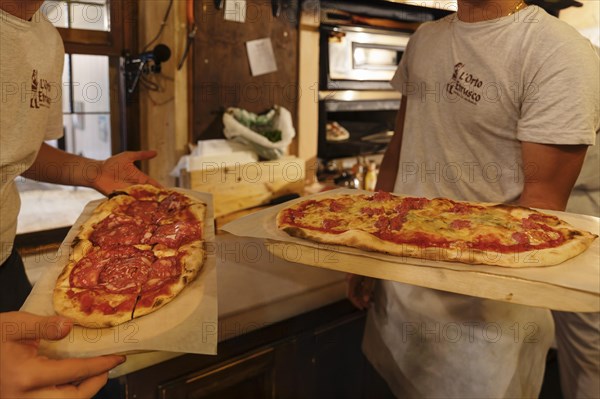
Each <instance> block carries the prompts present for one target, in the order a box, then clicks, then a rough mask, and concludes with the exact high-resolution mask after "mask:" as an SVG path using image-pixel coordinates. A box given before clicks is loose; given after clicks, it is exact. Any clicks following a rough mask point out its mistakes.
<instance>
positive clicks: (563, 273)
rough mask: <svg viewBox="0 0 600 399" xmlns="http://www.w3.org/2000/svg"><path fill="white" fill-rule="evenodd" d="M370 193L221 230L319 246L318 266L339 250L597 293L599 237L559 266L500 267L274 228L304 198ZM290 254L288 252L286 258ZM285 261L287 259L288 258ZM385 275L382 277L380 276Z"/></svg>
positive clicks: (591, 226) (585, 219)
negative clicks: (311, 202) (308, 204)
mask: <svg viewBox="0 0 600 399" xmlns="http://www.w3.org/2000/svg"><path fill="white" fill-rule="evenodd" d="M358 193H365V194H372V192H367V191H361V190H353V189H336V190H331V191H327V192H323V193H318V194H314V195H311V196H306V197H302V198H299V199H296V200H293V201H289V202H286V203H284V204H280V205H276V206H273V207H270V208H267V209H265V210H262V211H259V212H257V213H254V214H250V215H248V216H245V217H243V218H240V219H238V220H236V221H233V222H231V223H228V224H226V225H225V226H223V227H222V228H221V230H224V231H227V232H229V233H231V234H234V235H237V236H244V237H256V238H264V239H267V240H272V241H276V242H283V243H296V244H300V245H303V246H308V247H313V248H317V249H319V253H320V254H321V255H319V256H320V257H322V259H323V263H322V265H321V266H322V267H324V268H327V265H328V264H333V263H335V262H332V259H331V257H328V256H327V255H326V254H327V253H328V252H331V253H332V254H333V255H332V256H335V253H337V252H340V253H344V254H349V255H354V256H360V257H363V258H371V259H375V260H382V261H386V262H393V263H398V264H399V265H402V264H408V265H417V266H423V267H432V268H441V269H450V270H456V271H461V272H481V273H487V274H492V275H499V276H505V277H516V278H521V279H524V280H529V281H537V282H541V283H547V284H552V285H557V286H561V287H566V288H571V289H576V290H581V291H585V292H590V293H595V294H599V293H600V239H596V240H595V241H594V242H593V243H592V245H591V247H590V248H588V250H587V251H585V252H584V253H582V254H581V255H579V256H577V257H575V258H572V259H569V260H567V261H565V262H563V263H561V264H560V265H556V266H547V267H525V268H506V267H500V266H488V265H471V264H465V263H459V262H445V261H434V260H428V259H418V258H410V257H399V256H393V255H385V254H381V253H377V252H369V251H363V250H359V249H354V248H349V247H344V246H339V245H325V244H319V243H314V242H312V241H309V240H303V239H300V238H296V237H290V236H289V235H288V234H286V233H285V232H283V231H280V230H278V229H277V226H276V215H277V213H278V212H279V211H280V210H281V209H283V208H285V207H287V206H289V205H292V204H294V203H297V202H302V201H305V200H308V199H317V198H319V197H322V196H328V195H332V194H358ZM543 212H545V213H549V214H553V215H556V216H558V217H559V218H561V219H563V220H565V221H566V222H568V223H570V224H571V225H572V226H574V227H576V228H579V229H583V230H587V231H590V232H592V233H594V234H598V233H599V232H600V219H599V218H596V217H592V216H585V215H578V214H572V213H567V212H557V211H547V210H543ZM291 258H293V254H292V255H290V259H291ZM288 260H289V259H288ZM368 267H369V268H370V269H372V268H376V267H377V262H369V265H368ZM335 270H339V264H336V268H335ZM382 278H385V276H382Z"/></svg>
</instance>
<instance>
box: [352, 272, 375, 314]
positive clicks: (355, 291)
mask: <svg viewBox="0 0 600 399" xmlns="http://www.w3.org/2000/svg"><path fill="white" fill-rule="evenodd" d="M375 281H377V280H376V279H374V278H372V277H365V276H359V275H357V274H346V296H347V297H348V299H349V300H350V302H352V304H353V305H354V306H356V307H357V308H359V309H360V310H363V309H366V308H368V307H369V305H370V304H371V299H372V298H371V295H372V294H373V289H374V288H375Z"/></svg>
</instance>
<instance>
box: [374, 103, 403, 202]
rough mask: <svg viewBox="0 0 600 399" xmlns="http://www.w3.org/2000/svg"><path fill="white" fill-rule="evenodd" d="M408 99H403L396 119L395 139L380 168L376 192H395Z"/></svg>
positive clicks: (393, 138) (389, 146)
mask: <svg viewBox="0 0 600 399" xmlns="http://www.w3.org/2000/svg"><path fill="white" fill-rule="evenodd" d="M406 101H407V100H406V97H402V102H401V103H400V110H398V115H397V117H396V129H395V133H394V137H392V140H391V141H390V144H389V145H388V148H387V150H386V151H385V154H384V155H383V160H382V161H381V165H380V167H379V175H378V176H377V185H376V187H375V189H376V190H381V191H388V192H392V191H394V186H395V184H396V176H397V175H398V165H399V163H400V150H401V147H402V135H403V133H404V118H405V116H406Z"/></svg>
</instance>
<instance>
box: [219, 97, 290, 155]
mask: <svg viewBox="0 0 600 399" xmlns="http://www.w3.org/2000/svg"><path fill="white" fill-rule="evenodd" d="M223 125H224V126H225V129H224V131H223V133H224V134H225V137H227V138H228V139H230V140H235V141H238V142H241V143H244V144H247V145H249V146H251V147H252V148H253V149H254V151H256V153H257V154H258V156H260V157H261V158H264V159H268V160H271V159H278V158H280V157H281V156H283V155H285V153H286V150H287V147H288V146H289V145H290V143H291V142H292V139H293V138H294V136H295V135H296V130H295V129H294V125H293V123H292V115H291V114H290V112H289V111H288V110H287V109H285V108H284V107H281V106H279V105H275V106H274V107H273V108H272V109H270V110H269V111H268V112H266V113H264V114H260V115H257V114H254V113H252V112H248V111H246V110H244V109H240V108H233V107H230V108H227V110H226V111H225V113H224V114H223Z"/></svg>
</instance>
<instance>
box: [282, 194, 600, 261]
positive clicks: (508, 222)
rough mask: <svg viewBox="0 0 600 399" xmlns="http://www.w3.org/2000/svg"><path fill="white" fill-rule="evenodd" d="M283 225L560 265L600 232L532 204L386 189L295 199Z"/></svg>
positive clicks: (311, 234)
mask: <svg viewBox="0 0 600 399" xmlns="http://www.w3.org/2000/svg"><path fill="white" fill-rule="evenodd" d="M277 226H278V228H279V229H281V230H284V231H285V232H287V233H288V234H289V235H291V236H295V237H300V238H306V239H309V240H312V241H316V242H319V243H325V244H338V245H344V246H349V247H354V248H359V249H363V250H367V251H376V252H382V253H387V254H392V255H397V256H407V257H416V258H424V259H432V260H442V261H455V262H463V263H472V264H487V265H495V266H504V267H536V266H550V265H556V264H559V263H562V262H564V261H565V260H567V259H570V258H572V257H575V256H577V255H578V254H580V253H582V252H584V251H585V250H586V249H587V248H588V247H589V246H590V244H591V243H592V242H593V241H594V240H595V239H596V238H597V237H598V236H597V235H595V234H592V233H589V232H587V231H582V230H578V229H576V228H574V227H573V226H571V225H569V224H568V223H566V222H564V221H563V220H561V219H559V218H558V217H556V216H553V215H549V214H546V213H542V212H539V211H537V210H533V209H530V208H525V207H520V206H511V205H505V204H492V203H479V202H459V201H453V200H450V199H446V198H435V199H427V198H418V197H407V196H398V195H393V194H390V193H387V192H381V191H380V192H377V193H375V194H372V195H368V194H332V195H329V196H327V195H325V196H320V197H318V198H317V199H309V200H305V201H301V202H298V203H295V204H293V205H291V206H288V207H286V208H284V209H283V210H281V211H280V212H279V213H278V215H277Z"/></svg>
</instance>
